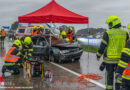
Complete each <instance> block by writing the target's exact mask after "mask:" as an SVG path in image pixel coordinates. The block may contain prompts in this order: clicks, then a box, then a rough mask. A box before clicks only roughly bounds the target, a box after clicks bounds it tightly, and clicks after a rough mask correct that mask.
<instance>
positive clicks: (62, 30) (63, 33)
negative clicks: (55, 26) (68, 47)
mask: <svg viewBox="0 0 130 90" xmlns="http://www.w3.org/2000/svg"><path fill="white" fill-rule="evenodd" d="M59 29H60V35H59V37H60V38H62V39H64V40H66V41H67V42H69V38H67V37H66V32H65V30H64V29H63V27H60V28H59Z"/></svg>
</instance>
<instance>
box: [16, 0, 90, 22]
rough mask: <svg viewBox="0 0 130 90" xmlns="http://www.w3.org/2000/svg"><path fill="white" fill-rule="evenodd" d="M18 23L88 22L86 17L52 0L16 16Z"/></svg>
mask: <svg viewBox="0 0 130 90" xmlns="http://www.w3.org/2000/svg"><path fill="white" fill-rule="evenodd" d="M18 21H19V23H71V24H72V23H73V24H88V17H84V16H81V15H78V14H76V13H74V12H71V11H69V10H67V9H65V8H64V7H62V6H61V5H59V4H57V3H56V2H55V1H54V0H52V1H51V2H50V3H49V4H47V5H46V6H44V7H42V8H40V9H39V10H36V11H34V12H32V13H29V14H27V15H23V16H19V17H18Z"/></svg>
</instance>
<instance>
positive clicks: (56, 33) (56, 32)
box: [48, 29, 60, 35]
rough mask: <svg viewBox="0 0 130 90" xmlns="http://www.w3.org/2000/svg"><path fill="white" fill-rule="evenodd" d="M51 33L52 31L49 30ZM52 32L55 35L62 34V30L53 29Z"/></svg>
mask: <svg viewBox="0 0 130 90" xmlns="http://www.w3.org/2000/svg"><path fill="white" fill-rule="evenodd" d="M48 31H49V32H50V30H48ZM51 32H52V33H53V34H55V35H59V34H60V30H58V29H51Z"/></svg>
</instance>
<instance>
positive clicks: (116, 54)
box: [103, 28, 127, 63]
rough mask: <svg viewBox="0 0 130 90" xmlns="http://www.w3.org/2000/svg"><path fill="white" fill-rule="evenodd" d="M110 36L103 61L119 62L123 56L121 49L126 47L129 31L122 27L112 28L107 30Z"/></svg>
mask: <svg viewBox="0 0 130 90" xmlns="http://www.w3.org/2000/svg"><path fill="white" fill-rule="evenodd" d="M106 32H107V34H108V37H109V41H108V42H109V43H107V50H106V54H107V57H105V58H104V60H103V62H106V63H118V61H119V60H120V58H121V50H122V49H123V48H124V46H125V43H126V39H127V32H126V31H124V30H123V29H121V28H118V29H110V30H108V31H106Z"/></svg>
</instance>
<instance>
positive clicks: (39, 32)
mask: <svg viewBox="0 0 130 90" xmlns="http://www.w3.org/2000/svg"><path fill="white" fill-rule="evenodd" d="M43 29H44V26H43V25H40V26H39V28H38V34H40V35H42V34H43Z"/></svg>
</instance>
